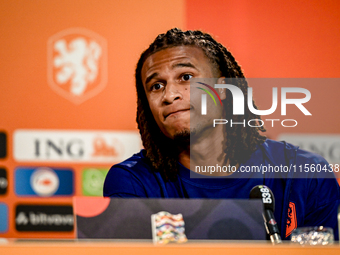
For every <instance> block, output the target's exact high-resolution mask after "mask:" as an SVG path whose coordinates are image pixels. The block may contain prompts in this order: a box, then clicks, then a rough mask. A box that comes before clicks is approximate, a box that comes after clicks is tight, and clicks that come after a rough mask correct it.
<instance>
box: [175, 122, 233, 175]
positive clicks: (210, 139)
mask: <svg viewBox="0 0 340 255" xmlns="http://www.w3.org/2000/svg"><path fill="white" fill-rule="evenodd" d="M225 146H226V135H225V134H224V129H223V125H217V126H216V128H214V129H209V130H208V131H207V132H202V133H200V134H199V135H195V137H194V136H193V137H190V146H188V148H187V149H186V150H182V151H181V152H180V154H179V162H180V163H181V164H182V165H183V166H185V167H186V168H188V169H190V170H191V171H194V172H195V169H197V167H202V168H204V167H208V166H216V165H219V166H221V167H222V166H224V165H226V163H225V160H226V154H225V152H224V151H225V149H224V148H225ZM196 172H197V171H196ZM201 173H202V172H201ZM203 174H204V173H203ZM207 174H208V175H212V174H210V173H207ZM229 174H230V173H214V176H220V175H224V176H225V175H229Z"/></svg>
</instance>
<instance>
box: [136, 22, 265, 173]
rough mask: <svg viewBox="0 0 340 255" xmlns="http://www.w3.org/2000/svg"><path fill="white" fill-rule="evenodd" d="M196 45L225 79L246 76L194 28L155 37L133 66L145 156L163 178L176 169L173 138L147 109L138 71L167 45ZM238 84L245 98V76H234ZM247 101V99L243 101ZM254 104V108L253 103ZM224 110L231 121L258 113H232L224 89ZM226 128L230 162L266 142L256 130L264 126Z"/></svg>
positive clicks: (207, 36) (227, 54)
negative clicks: (134, 68) (165, 132)
mask: <svg viewBox="0 0 340 255" xmlns="http://www.w3.org/2000/svg"><path fill="white" fill-rule="evenodd" d="M176 46H195V47H198V48H200V49H202V50H203V52H204V54H205V55H206V56H207V57H208V59H209V60H210V62H211V63H212V66H213V67H214V68H213V69H214V70H219V73H220V75H221V76H224V77H227V78H245V77H244V74H243V72H242V70H241V67H240V66H239V65H238V63H237V62H236V60H235V58H234V57H233V55H232V54H231V53H230V52H229V51H228V50H227V49H226V48H225V47H224V46H223V45H222V44H220V43H218V42H217V41H216V40H214V39H213V38H212V36H211V35H210V34H207V33H204V32H201V31H199V30H195V31H191V30H188V31H184V32H183V31H182V30H180V29H178V28H173V29H171V30H169V31H167V32H166V33H164V34H160V35H158V36H157V38H156V39H155V41H154V42H153V43H152V44H151V45H150V46H149V48H148V49H146V50H145V51H144V52H143V53H142V55H141V57H140V59H139V61H138V63H137V68H136V74H135V75H136V90H137V118H136V120H137V123H138V128H139V131H140V134H141V138H142V141H143V146H144V148H145V150H146V158H147V159H148V161H149V163H150V164H151V165H152V167H153V168H154V170H155V171H160V172H161V174H162V176H163V178H165V179H166V180H169V179H170V180H173V179H174V178H176V176H177V172H178V163H177V162H178V153H179V151H178V148H177V145H176V144H175V142H174V141H173V140H171V139H170V138H168V137H166V136H165V135H164V134H163V133H162V132H161V130H160V129H159V127H158V125H157V123H156V121H155V120H154V117H153V115H152V113H151V110H150V108H149V103H148V100H147V98H146V95H145V91H144V87H143V82H142V79H141V70H142V67H143V64H144V62H145V60H146V59H147V58H148V57H149V56H150V55H152V54H154V53H156V52H158V51H160V50H164V49H167V48H170V47H176ZM235 80H237V84H234V85H237V86H238V87H239V88H240V89H241V90H242V91H243V94H244V96H245V98H247V88H248V84H247V81H246V80H245V79H235ZM245 101H246V100H245ZM253 105H254V107H255V108H256V109H257V107H256V105H255V103H254V102H253ZM223 106H224V108H225V112H226V119H232V120H233V122H242V121H243V119H245V120H246V121H247V122H248V121H249V120H251V119H260V117H259V116H258V115H255V114H253V113H251V112H250V111H249V110H248V107H245V108H244V109H245V115H243V116H240V115H235V116H234V115H232V95H231V93H228V91H227V97H226V99H225V100H223ZM225 126H226V129H227V141H226V146H225V153H226V155H227V160H229V162H230V164H231V165H236V164H238V163H242V162H245V161H246V160H247V159H249V157H250V155H251V154H252V153H253V152H254V151H255V150H256V146H257V145H258V144H261V143H263V142H264V141H265V139H266V137H265V136H263V135H261V134H260V133H259V131H262V132H265V131H266V130H265V129H264V127H263V126H262V127H256V128H254V127H249V126H246V127H243V125H236V126H233V127H232V128H230V127H228V125H225Z"/></svg>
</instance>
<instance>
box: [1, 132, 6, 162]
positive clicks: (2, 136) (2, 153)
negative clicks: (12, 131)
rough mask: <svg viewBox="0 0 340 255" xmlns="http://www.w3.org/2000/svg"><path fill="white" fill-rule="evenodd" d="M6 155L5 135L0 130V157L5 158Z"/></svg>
mask: <svg viewBox="0 0 340 255" xmlns="http://www.w3.org/2000/svg"><path fill="white" fill-rule="evenodd" d="M6 156H7V135H6V133H4V132H0V158H6Z"/></svg>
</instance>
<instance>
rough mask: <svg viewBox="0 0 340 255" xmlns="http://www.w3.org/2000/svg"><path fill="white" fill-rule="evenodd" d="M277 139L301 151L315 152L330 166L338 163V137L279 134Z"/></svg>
mask: <svg viewBox="0 0 340 255" xmlns="http://www.w3.org/2000/svg"><path fill="white" fill-rule="evenodd" d="M277 139H278V140H279V141H286V142H288V143H292V144H294V145H296V146H299V147H300V149H302V150H307V151H311V152H315V153H317V154H319V155H321V156H322V157H324V158H325V159H326V160H327V161H328V163H330V164H339V163H340V135H327V134H308V135H305V134H281V135H279V136H278V138H277Z"/></svg>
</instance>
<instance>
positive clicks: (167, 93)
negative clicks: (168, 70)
mask: <svg viewBox="0 0 340 255" xmlns="http://www.w3.org/2000/svg"><path fill="white" fill-rule="evenodd" d="M182 98H183V94H182V92H181V85H180V84H177V83H176V82H171V81H170V82H168V83H167V84H166V86H165V90H164V94H163V102H164V103H166V104H171V103H172V102H174V101H175V100H178V99H182Z"/></svg>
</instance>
